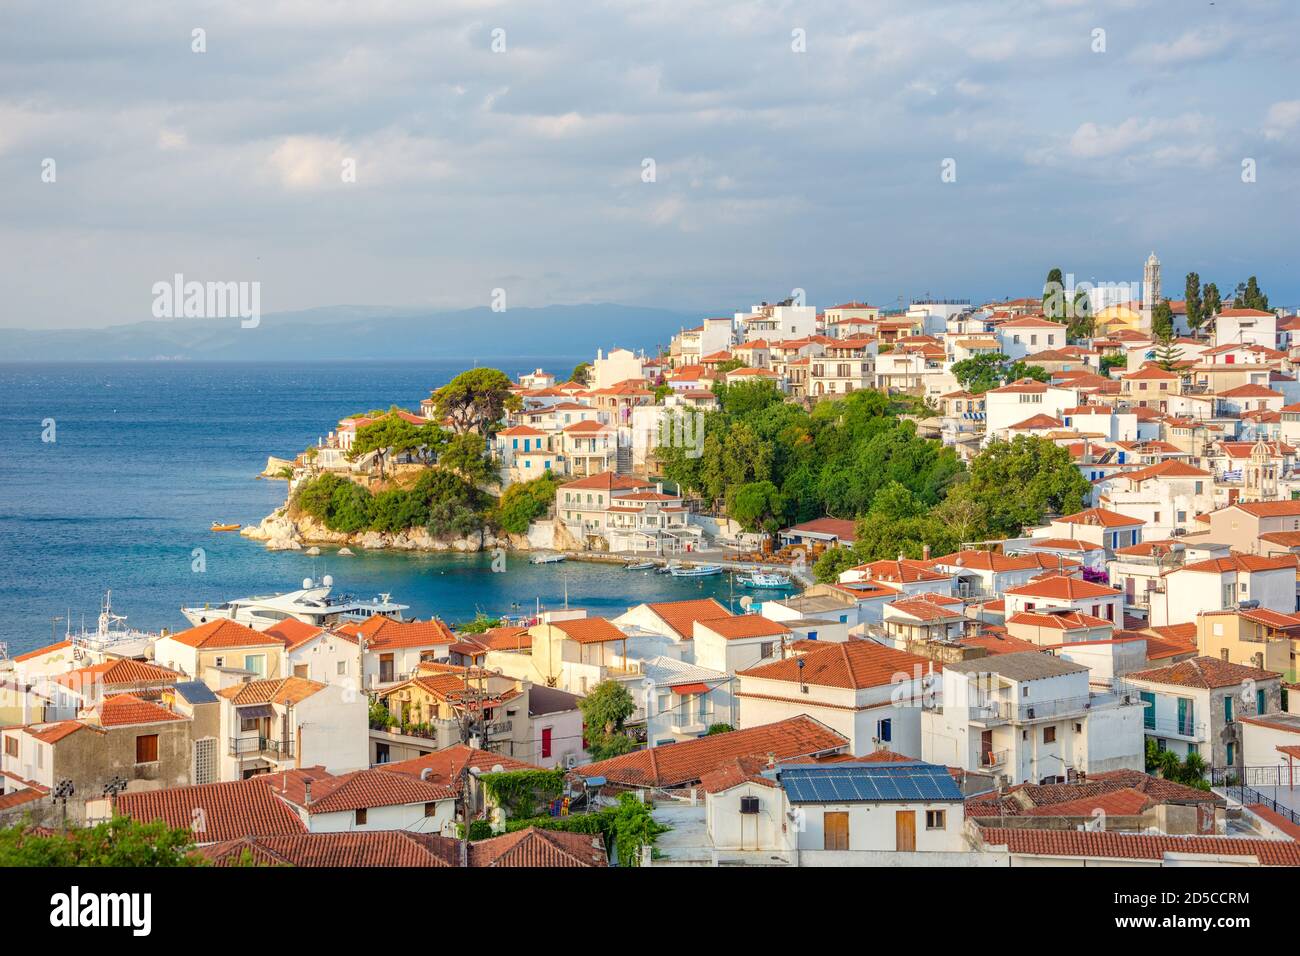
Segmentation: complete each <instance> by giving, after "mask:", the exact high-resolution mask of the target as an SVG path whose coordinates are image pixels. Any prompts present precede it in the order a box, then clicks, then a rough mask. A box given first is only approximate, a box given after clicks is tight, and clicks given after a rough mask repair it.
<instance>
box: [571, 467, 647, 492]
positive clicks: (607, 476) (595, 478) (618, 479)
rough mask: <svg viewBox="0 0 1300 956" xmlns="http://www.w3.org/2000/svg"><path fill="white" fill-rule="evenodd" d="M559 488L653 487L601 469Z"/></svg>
mask: <svg viewBox="0 0 1300 956" xmlns="http://www.w3.org/2000/svg"><path fill="white" fill-rule="evenodd" d="M560 487H561V488H576V489H584V490H590V491H622V490H627V491H631V490H633V489H635V488H653V487H654V484H653V483H652V482H649V481H642V480H640V479H639V478H629V477H627V476H626V475H620V474H617V473H615V472H612V471H602V472H601V473H600V474H598V475H589V476H588V477H586V478H579V479H577V480H576V481H569V482H565V483H564V484H562V485H560Z"/></svg>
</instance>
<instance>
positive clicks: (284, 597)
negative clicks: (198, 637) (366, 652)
mask: <svg viewBox="0 0 1300 956" xmlns="http://www.w3.org/2000/svg"><path fill="white" fill-rule="evenodd" d="M333 588H334V579H333V578H332V577H331V576H330V575H328V574H327V575H325V576H324V577H323V578H321V579H320V580H319V581H313V580H312V579H311V578H306V579H304V580H303V582H302V588H301V590H298V591H289V592H287V593H283V594H267V595H259V596H254V597H246V598H237V599H236V600H233V601H225V602H223V603H221V604H204V605H203V606H202V607H199V606H193V607H183V608H181V614H183V615H184V616H185V619H186V620H187V621H189V622H190V623H191V624H193V625H194V626H195V627H197V626H199V625H200V624H207V623H208V622H209V621H215V620H219V619H222V618H224V619H226V620H230V621H236V622H238V623H240V624H246V625H247V626H249V627H251V628H253V629H254V630H265V629H266V628H268V627H270V626H272V625H273V624H275V623H276V622H277V621H283V620H284V619H285V618H288V617H292V618H296V619H297V620H299V621H302V622H304V623H306V624H312V625H315V626H317V627H324V626H326V625H328V624H335V623H341V622H344V621H365V620H366V619H367V618H371V617H374V616H375V615H376V614H383V615H385V616H386V617H392V618H396V619H398V620H401V619H402V612H403V611H407V610H409V609H410V607H409V605H406V604H398V603H396V602H395V601H393V599H392V595H390V594H381V595H379V596H378V597H375V598H370V599H368V600H366V599H358V598H353V597H348V596H346V595H343V596H336V595H333V594H332V593H331V592H332V590H333Z"/></svg>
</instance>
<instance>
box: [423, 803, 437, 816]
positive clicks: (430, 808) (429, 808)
mask: <svg viewBox="0 0 1300 956" xmlns="http://www.w3.org/2000/svg"><path fill="white" fill-rule="evenodd" d="M424 815H425V816H426V817H436V816H437V815H438V805H437V804H436V803H426V804H425V805H424Z"/></svg>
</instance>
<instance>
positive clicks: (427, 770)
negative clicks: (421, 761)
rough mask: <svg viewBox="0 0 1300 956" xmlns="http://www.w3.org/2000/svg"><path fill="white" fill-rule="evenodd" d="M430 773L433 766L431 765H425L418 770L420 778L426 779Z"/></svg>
mask: <svg viewBox="0 0 1300 956" xmlns="http://www.w3.org/2000/svg"><path fill="white" fill-rule="evenodd" d="M432 773H433V768H432V767H425V768H424V769H423V770H421V771H420V779H421V780H428V779H429V775H430V774H432Z"/></svg>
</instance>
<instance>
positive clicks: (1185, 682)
mask: <svg viewBox="0 0 1300 956" xmlns="http://www.w3.org/2000/svg"><path fill="white" fill-rule="evenodd" d="M1128 676H1129V679H1130V680H1144V681H1150V682H1151V683H1153V684H1173V685H1177V686H1179V687H1200V688H1205V689H1213V688H1218V687H1232V686H1234V685H1237V684H1240V683H1241V682H1242V681H1247V680H1254V681H1259V680H1274V679H1276V678H1277V676H1278V675H1277V674H1275V673H1273V672H1272V671H1266V670H1263V669H1262V668H1259V667H1248V666H1247V665H1245V664H1233V663H1231V662H1229V661H1223V660H1219V658H1217V657H1204V656H1202V657H1193V658H1192V659H1191V660H1186V661H1179V662H1178V663H1177V664H1171V665H1169V666H1168V667H1157V668H1153V669H1151V670H1145V671H1137V672H1136V673H1132V674H1129V675H1128Z"/></svg>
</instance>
